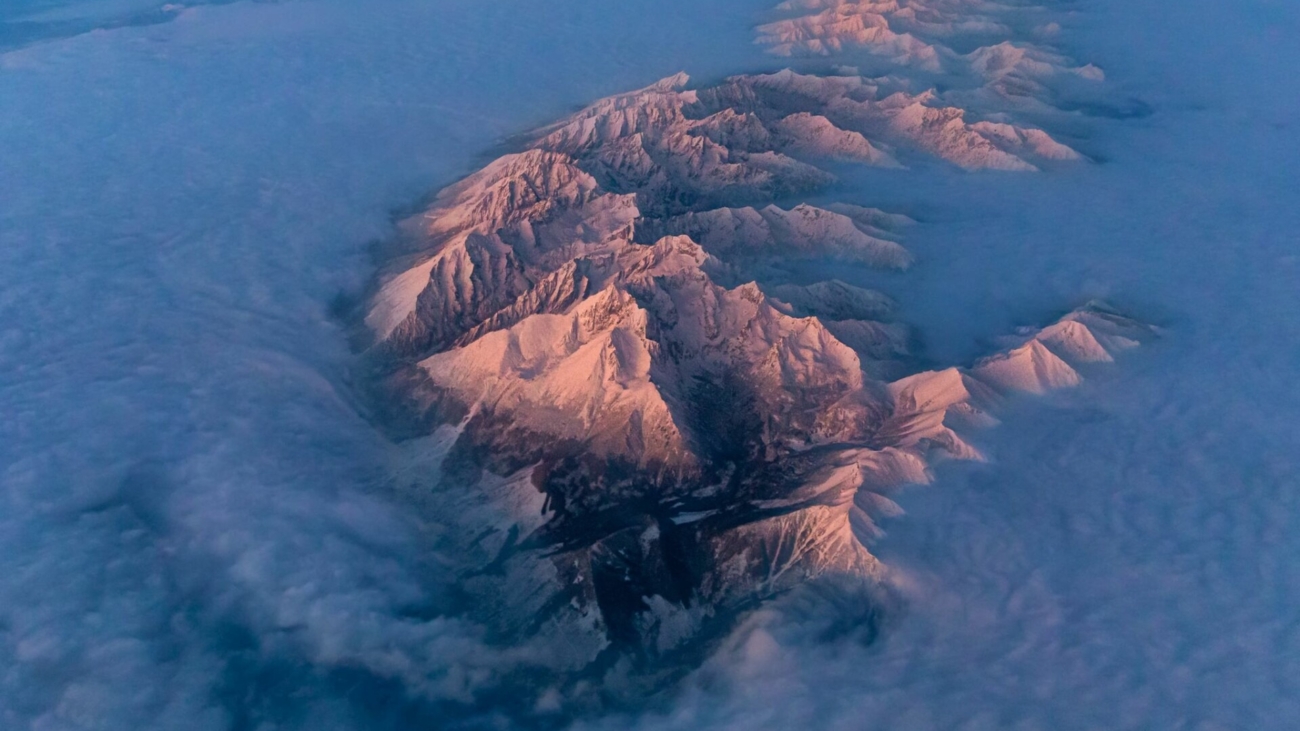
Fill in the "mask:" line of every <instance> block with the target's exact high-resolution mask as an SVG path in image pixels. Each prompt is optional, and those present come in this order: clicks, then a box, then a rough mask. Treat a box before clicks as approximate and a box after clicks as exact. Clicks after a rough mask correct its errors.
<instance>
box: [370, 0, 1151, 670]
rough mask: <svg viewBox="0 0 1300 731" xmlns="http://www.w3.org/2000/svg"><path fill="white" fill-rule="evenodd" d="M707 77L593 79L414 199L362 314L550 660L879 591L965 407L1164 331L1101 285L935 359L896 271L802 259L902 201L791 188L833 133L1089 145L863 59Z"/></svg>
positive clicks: (502, 604) (1021, 164) (1031, 163)
mask: <svg viewBox="0 0 1300 731" xmlns="http://www.w3.org/2000/svg"><path fill="white" fill-rule="evenodd" d="M879 5H886V4H879ZM888 5H890V6H891V7H895V8H896V9H895V10H893V11H890V12H893V13H895V15H897V14H898V13H901V12H903V11H902V10H899V9H897V8H898V6H897V5H896V4H892V3H891V4H888ZM844 7H848V6H847V5H844V6H841V5H837V6H834V8H835V12H840V11H841V9H842V8H844ZM909 7H911V8H912V9H913V11H914V12H913V13H912V15H911V16H908V17H910V18H912V20H911V21H909V22H913V23H916V24H920V25H926V24H930V25H933V24H935V23H938V22H939V21H938V20H937V18H938V17H939V15H936V13H939V12H940V11H938V10H933V11H925V12H922V9H921V7H920V6H919V5H912V6H909ZM936 7H937V6H936ZM944 7H946V6H944ZM1013 55H1014V54H1013ZM1026 58H1028V57H1026ZM1012 61H1014V63H1012V64H1011V65H1012V66H1014V65H1015V64H1016V63H1019V62H1018V61H1015V60H1014V59H1012ZM980 63H982V64H984V66H985V67H987V68H989V69H993V68H994V67H997V68H1004V67H1006V66H1007V64H1006V63H1002V62H1001V61H998V60H997V59H995V58H992V57H990V58H987V59H985V60H984V61H981V62H980ZM1004 78H1009V77H1007V76H1005V75H1004ZM687 84H688V82H687V79H686V78H685V77H684V76H677V77H672V78H669V79H665V80H664V81H662V82H659V83H657V84H655V85H653V86H650V87H647V88H645V89H642V90H640V91H637V92H632V93H629V94H624V95H620V96H615V97H611V98H609V99H605V100H602V101H599V102H597V103H595V104H593V105H592V106H591V107H589V108H587V109H585V110H583V111H581V112H579V113H578V114H576V115H574V116H573V117H571V118H569V119H567V120H564V121H562V122H560V123H558V124H556V125H553V126H551V127H549V128H546V129H544V130H541V131H540V132H538V133H537V134H536V135H535V136H534V137H533V138H532V141H531V142H530V143H529V144H528V146H527V148H526V149H525V150H523V151H522V152H519V153H517V154H511V155H506V156H504V157H502V158H500V159H498V160H496V161H495V162H493V163H491V164H489V165H488V166H486V167H485V168H484V169H482V170H481V171H479V172H477V173H475V174H473V175H471V176H469V177H468V178H466V179H465V180H463V181H461V182H460V183H457V184H455V185H453V186H451V187H449V188H447V189H446V190H445V191H443V192H442V194H441V195H439V196H438V197H437V199H436V200H435V201H434V203H433V204H432V205H431V206H430V207H429V208H428V210H426V211H425V212H424V213H422V214H420V215H418V216H416V217H414V218H412V219H410V220H408V221H406V222H405V223H404V224H403V230H404V231H405V232H406V234H407V235H408V236H410V237H412V238H413V240H414V242H415V244H416V248H417V249H418V251H419V254H418V255H417V256H416V258H414V259H413V260H408V261H407V262H405V264H404V265H403V266H402V267H397V268H395V269H394V270H393V271H392V272H390V273H389V274H388V275H387V276H386V277H385V278H384V280H383V281H382V282H381V283H380V284H379V286H378V287H377V291H376V293H375V294H374V296H373V298H372V299H371V301H370V303H369V308H368V311H367V314H366V316H365V323H366V325H367V326H368V329H369V332H370V334H371V337H372V341H373V344H374V349H375V351H376V352H377V353H382V354H384V355H385V356H386V357H388V358H389V359H390V360H391V362H392V363H393V367H392V372H391V374H390V376H389V384H390V386H391V387H392V389H393V392H394V396H395V397H396V398H397V399H398V400H400V401H401V402H403V404H404V408H406V409H407V410H409V411H411V412H413V413H415V414H417V415H419V416H420V418H421V419H423V422H424V423H426V424H428V425H429V432H430V434H431V436H430V437H429V438H428V439H427V440H426V441H425V442H422V444H423V445H424V448H426V449H430V450H434V451H437V450H442V451H441V452H439V454H443V453H445V459H444V460H443V464H442V466H443V467H444V468H445V470H446V472H447V473H448V474H449V475H451V476H452V477H451V478H450V479H452V480H454V481H456V482H457V484H461V485H463V487H462V489H461V491H460V492H459V493H457V494H456V495H454V496H451V497H448V498H447V500H450V501H452V502H453V503H454V505H451V506H447V505H444V506H443V507H444V508H445V509H446V510H447V513H448V515H450V516H453V517H452V518H451V520H452V521H453V522H455V521H459V522H460V525H459V527H460V528H461V529H462V530H460V531H459V534H458V535H459V537H453V538H451V539H450V540H454V541H461V542H460V543H458V544H457V551H456V553H457V554H458V555H461V556H464V557H466V561H467V563H466V566H465V579H464V587H465V590H466V591H467V592H468V593H469V594H470V595H471V596H475V597H477V598H479V600H480V602H481V603H482V604H484V605H485V606H493V607H498V610H497V612H496V624H495V628H496V631H498V632H499V633H501V634H502V635H503V636H507V637H512V638H514V639H515V640H518V639H519V638H520V637H523V636H525V635H527V636H533V637H537V636H542V637H551V638H554V639H559V640H562V642H561V643H560V644H562V645H563V647H564V652H563V653H559V654H556V655H555V660H554V661H555V663H556V664H557V665H558V666H563V667H581V666H584V665H586V664H588V663H591V662H593V661H595V660H596V659H597V658H598V657H599V656H600V655H601V653H602V652H603V651H605V650H609V649H611V648H613V649H615V650H617V651H618V652H631V653H633V654H635V655H638V656H640V657H642V658H655V657H667V656H670V655H672V654H673V653H679V652H683V651H685V650H686V649H687V648H689V647H690V646H691V644H692V641H693V640H695V639H697V638H699V637H700V636H701V635H702V634H704V635H707V634H709V633H711V632H715V631H717V630H718V628H719V627H722V626H725V624H726V622H727V621H728V618H729V617H731V616H733V615H734V613H735V612H737V611H740V610H742V609H744V608H747V607H750V606H753V605H754V603H755V602H758V601H761V600H763V599H764V598H767V597H772V596H775V595H778V594H781V593H782V592H785V591H788V590H791V589H794V588H796V587H799V586H802V585H804V584H806V583H807V582H809V581H814V580H833V581H836V582H842V583H847V584H849V585H856V586H857V587H858V588H860V589H861V590H863V591H867V592H870V591H872V590H873V587H875V586H876V585H877V583H878V581H879V579H880V577H881V575H882V568H881V567H880V565H879V563H878V562H877V561H876V559H875V558H874V557H873V556H872V555H871V554H870V552H869V551H868V549H867V547H866V543H865V542H866V541H867V540H869V539H870V538H872V537H873V536H875V535H877V534H878V533H879V529H878V528H877V527H876V523H875V521H876V520H877V519H878V518H879V517H880V516H882V515H891V514H894V513H896V512H898V508H897V506H896V505H895V504H894V503H893V502H892V501H891V500H890V499H889V498H888V497H887V495H888V494H889V492H890V491H892V490H894V489H896V488H897V487H899V486H900V485H903V484H907V483H914V482H920V481H924V480H926V479H927V478H928V474H929V467H928V465H929V464H930V462H931V461H932V460H933V459H934V458H936V457H937V456H943V455H947V456H950V457H954V458H959V459H979V458H980V454H979V452H978V450H976V449H975V448H974V447H972V446H971V445H970V444H968V443H967V442H966V441H965V440H964V439H963V437H962V436H961V434H962V433H963V431H965V430H968V429H971V428H974V427H978V426H980V425H984V424H988V423H991V422H992V417H991V416H990V415H989V414H990V411H991V410H993V409H994V408H995V406H996V404H997V402H998V401H999V400H1000V399H1001V398H1002V397H1003V396H1004V395H1005V394H1007V393H1009V392H1012V391H1025V392H1042V391H1045V390H1047V389H1052V388H1060V387H1065V386H1070V385H1073V384H1076V383H1078V382H1079V380H1080V378H1081V376H1080V375H1079V372H1078V369H1079V368H1080V367H1082V366H1083V365H1084V364H1086V363H1091V362H1096V361H1105V360H1109V359H1110V358H1111V357H1112V356H1113V355H1114V354H1115V353H1116V352H1118V351H1120V350H1123V349H1125V348H1127V347H1130V346H1132V345H1134V344H1136V343H1138V342H1141V341H1142V340H1143V339H1145V338H1147V337H1149V336H1150V335H1151V332H1152V331H1151V329H1150V328H1147V327H1145V326H1142V325H1140V324H1138V323H1135V322H1133V321H1131V320H1128V319H1125V318H1123V317H1122V316H1120V315H1118V314H1115V313H1113V312H1111V311H1110V310H1108V309H1106V308H1105V307H1104V306H1101V305H1090V306H1088V307H1085V308H1082V309H1080V310H1076V311H1075V312H1072V313H1070V314H1069V315H1066V317H1065V318H1063V319H1062V320H1060V321H1059V322H1057V323H1055V324H1053V325H1050V326H1048V327H1046V328H1044V329H1042V330H1031V331H1026V332H1022V333H1019V334H1017V335H1016V336H1015V340H1014V342H1009V343H1008V345H1007V348H1006V350H1005V351H1004V352H1002V353H999V354H996V355H993V356H991V357H989V358H987V359H984V360H981V361H979V362H978V363H976V364H974V365H973V366H972V367H971V368H969V369H958V368H950V369H947V370H941V371H922V372H918V371H919V368H918V367H917V364H916V361H915V360H914V357H913V347H912V340H913V338H912V333H911V331H910V329H909V328H908V327H907V326H906V325H904V324H902V323H899V322H898V321H897V320H896V319H895V311H896V306H895V304H894V303H893V301H892V300H890V299H889V298H888V297H886V296H884V295H882V294H880V293H878V292H874V291H870V290H867V289H863V288H861V287H858V286H854V285H852V284H848V283H845V282H843V281H839V280H837V279H824V280H821V281H813V282H811V283H809V282H807V281H806V278H804V280H803V281H800V277H797V276H795V273H794V272H793V271H792V267H795V265H797V264H798V263H799V262H801V261H806V262H826V261H833V262H840V263H842V264H843V265H844V266H849V267H853V266H857V267H872V268H883V269H894V270H902V269H905V268H907V267H908V266H909V265H911V264H912V257H911V255H910V254H909V253H908V252H907V251H906V249H905V248H903V246H902V245H901V243H900V238H899V233H900V231H901V230H902V229H903V228H904V227H905V226H907V225H909V224H910V223H911V222H910V220H909V219H907V218H906V217H903V216H898V215H892V214H887V213H883V212H881V211H877V210H874V209H868V208H862V207H858V206H853V205H847V204H823V205H819V206H814V205H810V204H807V203H798V204H794V205H785V204H783V205H780V206H779V205H776V204H775V203H774V202H773V201H775V200H777V199H787V198H792V197H799V196H803V195H805V194H809V193H811V192H813V191H815V190H817V189H818V188H820V187H823V186H825V185H826V184H827V183H828V182H829V181H831V180H832V176H831V175H830V174H829V173H827V172H826V171H824V170H823V169H822V168H821V167H819V164H822V163H824V161H827V160H838V161H840V162H841V163H854V164H865V165H876V166H884V167H894V166H897V165H898V164H899V163H898V160H899V159H900V158H901V157H902V156H905V155H910V156H920V155H929V156H933V157H936V158H939V159H941V160H944V161H947V162H949V163H951V164H953V165H954V166H957V167H961V168H966V169H981V168H995V169H1002V170H1012V171H1029V170H1033V169H1035V168H1036V166H1037V165H1038V164H1041V163H1042V162H1043V161H1045V160H1061V159H1073V158H1075V157H1076V155H1075V154H1074V152H1073V151H1072V150H1070V149H1069V148H1068V147H1066V146H1064V145H1061V144H1059V143H1057V142H1055V141H1054V140H1052V138H1051V137H1049V136H1048V135H1047V134H1046V133H1044V132H1042V131H1041V130H1036V129H1029V128H1023V127H1018V126H1013V125H1011V124H1007V123H1004V122H993V121H970V120H967V118H966V116H967V115H966V113H965V112H964V111H963V110H961V109H957V108H952V107H944V106H941V105H938V104H937V100H936V97H935V96H934V95H933V94H931V93H921V94H911V93H908V92H906V91H903V90H899V89H887V88H885V87H886V85H885V83H884V82H877V81H871V80H867V79H863V78H860V77H857V76H812V75H801V74H796V73H793V72H790V71H783V72H780V73H776V74H770V75H762V76H739V77H734V78H732V79H728V80H727V81H725V82H723V83H722V84H720V85H717V86H713V87H708V88H703V89H689V88H687ZM434 445H441V446H436V447H435V446H434Z"/></svg>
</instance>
